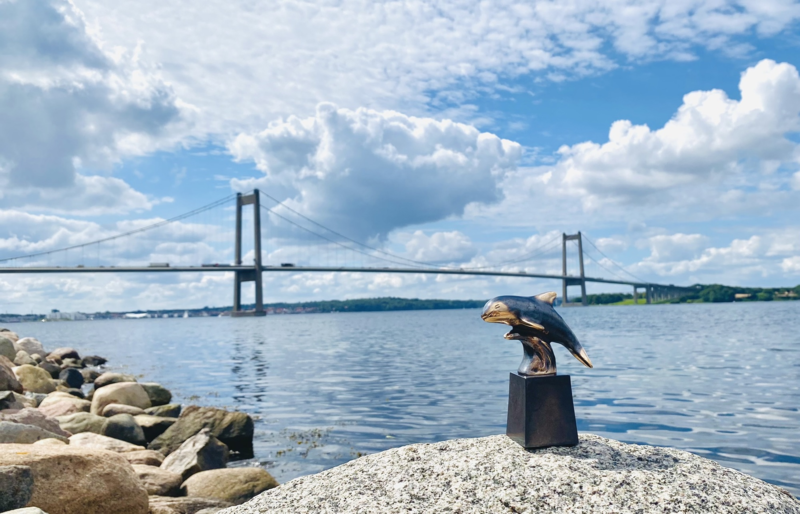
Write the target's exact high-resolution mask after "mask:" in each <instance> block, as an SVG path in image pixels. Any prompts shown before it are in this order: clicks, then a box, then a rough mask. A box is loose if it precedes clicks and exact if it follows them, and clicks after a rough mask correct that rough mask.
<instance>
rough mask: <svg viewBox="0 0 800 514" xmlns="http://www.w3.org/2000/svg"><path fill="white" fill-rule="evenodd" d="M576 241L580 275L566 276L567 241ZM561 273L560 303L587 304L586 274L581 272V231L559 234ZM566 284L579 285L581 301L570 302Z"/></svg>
mask: <svg viewBox="0 0 800 514" xmlns="http://www.w3.org/2000/svg"><path fill="white" fill-rule="evenodd" d="M574 240H577V241H578V263H579V267H580V273H581V274H580V276H579V277H568V276H567V241H574ZM561 275H562V276H563V277H564V278H563V279H562V281H561V285H562V288H561V293H562V294H561V305H563V306H565V307H567V306H574V305H587V303H588V302H587V301H586V275H585V274H584V272H583V240H582V239H581V233H580V232H578V233H577V234H573V235H569V236H568V235H567V234H564V233H562V234H561ZM568 286H581V303H570V302H569V297H568V296H567V287H568Z"/></svg>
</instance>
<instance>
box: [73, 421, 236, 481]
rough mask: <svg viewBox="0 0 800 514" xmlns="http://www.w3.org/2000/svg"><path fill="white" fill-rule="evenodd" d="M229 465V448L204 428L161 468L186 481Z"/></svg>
mask: <svg viewBox="0 0 800 514" xmlns="http://www.w3.org/2000/svg"><path fill="white" fill-rule="evenodd" d="M73 437H75V436H73ZM227 464H228V448H227V447H226V446H225V445H224V444H222V443H221V442H219V440H218V439H217V438H216V437H214V436H213V435H211V433H210V432H209V430H208V429H207V428H204V429H203V430H201V431H200V433H199V434H197V435H196V436H194V437H190V438H189V439H187V440H186V442H184V443H183V444H182V445H181V446H180V448H178V449H177V450H175V451H174V452H172V453H171V454H169V456H167V458H166V459H164V462H162V463H161V468H162V469H166V470H167V471H172V472H173V473H178V474H179V475H181V477H182V478H183V480H186V479H187V478H189V477H190V476H192V475H194V474H195V473H199V472H201V471H208V470H210V469H219V468H224V467H225V466H226V465H227Z"/></svg>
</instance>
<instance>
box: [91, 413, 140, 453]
mask: <svg viewBox="0 0 800 514" xmlns="http://www.w3.org/2000/svg"><path fill="white" fill-rule="evenodd" d="M102 435H104V436H106V437H113V438H114V439H119V440H120V441H125V442H127V443H131V444H135V445H138V446H144V445H146V444H147V439H145V437H144V431H143V430H142V427H140V426H139V425H138V424H137V423H136V419H135V418H134V417H133V416H131V415H130V414H117V415H115V416H111V417H110V418H108V420H107V421H106V426H105V427H104V428H103V434H102Z"/></svg>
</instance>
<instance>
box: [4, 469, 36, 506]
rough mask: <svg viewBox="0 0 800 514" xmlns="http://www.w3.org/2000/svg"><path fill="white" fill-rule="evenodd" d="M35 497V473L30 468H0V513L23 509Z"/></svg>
mask: <svg viewBox="0 0 800 514" xmlns="http://www.w3.org/2000/svg"><path fill="white" fill-rule="evenodd" d="M31 495H33V472H32V471H31V468H29V467H28V466H0V512H6V511H8V510H13V509H21V508H22V507H24V506H25V505H27V504H28V501H30V499H31Z"/></svg>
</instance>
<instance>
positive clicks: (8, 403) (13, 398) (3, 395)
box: [0, 391, 25, 411]
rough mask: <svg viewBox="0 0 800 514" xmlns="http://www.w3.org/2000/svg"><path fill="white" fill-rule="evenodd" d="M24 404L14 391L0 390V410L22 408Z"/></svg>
mask: <svg viewBox="0 0 800 514" xmlns="http://www.w3.org/2000/svg"><path fill="white" fill-rule="evenodd" d="M24 408H25V405H23V404H22V402H20V401H19V398H17V395H16V393H14V391H2V392H0V411H4V410H6V409H14V410H17V409H24Z"/></svg>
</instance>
